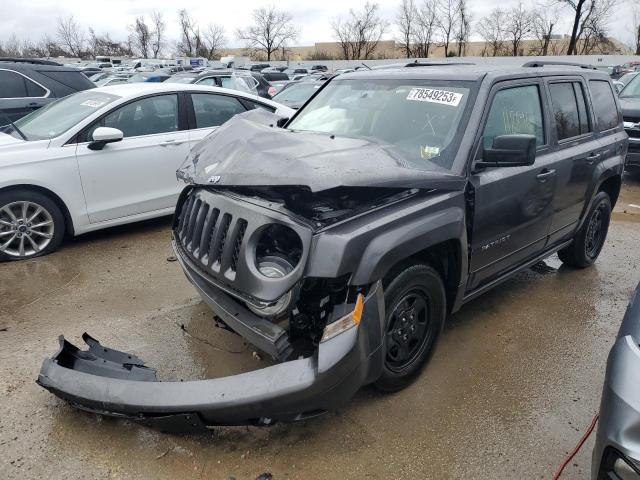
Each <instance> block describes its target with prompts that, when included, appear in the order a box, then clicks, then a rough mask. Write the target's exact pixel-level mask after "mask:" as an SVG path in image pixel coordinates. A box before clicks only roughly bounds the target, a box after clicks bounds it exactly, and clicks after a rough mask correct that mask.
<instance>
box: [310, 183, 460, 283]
mask: <svg viewBox="0 0 640 480" xmlns="http://www.w3.org/2000/svg"><path fill="white" fill-rule="evenodd" d="M465 232H466V230H465V203H464V193H463V192H462V191H460V192H458V191H455V192H443V193H437V192H435V193H434V192H427V193H425V194H424V195H421V196H418V197H417V198H412V199H408V200H407V201H406V202H402V203H400V204H396V205H392V206H390V207H388V208H386V209H383V210H379V211H376V212H372V213H371V214H370V215H365V216H363V217H360V218H357V219H354V220H353V221H351V222H347V223H346V224H342V225H339V226H336V227H335V228H330V229H328V230H326V231H324V232H321V233H319V234H317V235H316V236H315V237H314V241H313V244H312V251H311V254H310V262H309V265H308V268H307V273H306V276H308V277H324V278H335V277H338V276H341V275H345V274H351V275H352V278H351V283H352V284H354V285H365V284H369V283H372V282H375V281H377V280H380V279H381V278H382V277H383V276H384V275H385V274H386V273H387V272H388V271H389V270H390V269H391V268H392V267H393V266H394V265H396V264H397V263H398V262H400V261H402V260H404V259H406V258H408V257H411V256H412V255H414V254H416V253H418V252H420V251H422V250H424V249H426V248H428V247H430V246H432V245H436V244H438V243H441V242H444V241H447V240H451V239H454V240H456V241H460V242H462V241H463V239H464V238H465Z"/></svg>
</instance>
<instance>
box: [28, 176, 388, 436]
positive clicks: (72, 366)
mask: <svg viewBox="0 0 640 480" xmlns="http://www.w3.org/2000/svg"><path fill="white" fill-rule="evenodd" d="M283 208H285V207H283V205H281V204H280V203H278V202H275V200H274V199H260V200H259V199H258V198H257V197H248V196H242V197H241V196H239V194H238V193H236V192H231V191H224V192H221V191H216V190H213V189H201V188H188V189H186V190H185V192H184V193H183V195H182V196H181V199H180V200H179V202H178V214H177V215H176V218H175V221H174V227H173V236H174V238H173V246H174V249H175V251H176V254H177V258H178V260H179V262H180V264H181V265H182V267H183V269H184V272H185V274H186V276H187V277H188V279H189V280H190V281H191V283H192V284H193V285H194V286H195V288H196V289H197V291H198V293H199V294H200V295H201V297H202V298H203V299H204V301H205V302H206V303H207V304H208V305H209V306H210V307H211V309H212V310H213V311H214V313H215V314H216V316H217V318H218V319H219V320H220V321H222V322H223V323H224V324H226V326H228V327H229V328H230V329H231V330H233V331H235V332H236V333H238V334H239V335H241V336H242V337H243V338H244V339H246V340H247V341H248V342H250V343H252V344H253V345H254V346H256V347H257V348H258V349H260V350H262V351H263V352H265V353H267V354H268V355H270V356H271V357H272V358H274V359H275V360H276V361H278V362H279V363H277V364H275V365H273V366H269V367H266V368H263V369H260V370H256V371H252V372H247V373H242V374H239V375H234V376H230V377H224V378H217V379H209V380H197V381H189V382H161V381H158V379H157V378H156V374H155V370H153V369H152V368H149V367H147V366H145V365H144V363H143V362H142V361H141V360H140V359H139V358H137V357H136V356H134V355H132V354H129V353H124V352H119V351H117V350H112V349H110V348H106V347H103V346H102V345H101V344H100V343H98V341H97V340H94V339H92V338H91V337H90V336H88V335H86V334H85V336H84V340H85V342H86V343H87V345H88V349H87V350H80V349H78V348H77V347H76V346H74V345H72V344H71V343H69V342H68V341H66V340H64V338H62V337H61V339H60V349H59V351H58V352H57V353H56V354H55V355H54V356H53V357H52V358H48V359H46V360H45V362H44V364H43V366H42V369H41V372H40V375H39V377H38V380H37V382H38V384H39V385H41V386H42V387H44V388H46V389H47V390H49V391H51V392H52V393H54V394H55V395H57V396H59V397H60V398H62V399H65V400H67V401H69V402H70V403H71V404H72V405H74V406H76V407H78V408H80V409H83V410H88V411H91V412H95V413H99V414H104V415H110V416H115V417H121V418H126V419H130V420H133V421H136V422H139V423H142V424H145V425H147V426H151V427H155V428H157V429H160V430H162V431H167V432H194V431H199V430H203V429H206V428H208V427H212V426H216V425H243V424H252V425H268V424H271V423H273V422H276V421H295V420H300V419H304V418H308V417H310V416H315V415H317V414H319V413H322V412H324V411H327V410H334V409H336V408H339V407H341V406H343V405H345V404H346V403H347V402H348V401H349V399H350V398H351V397H352V396H353V395H354V394H355V392H356V391H357V390H358V389H359V388H360V387H361V386H362V385H364V384H366V383H369V382H371V381H373V380H375V379H376V378H377V377H378V376H379V374H380V371H381V368H382V364H383V358H382V348H381V346H382V336H383V324H382V319H383V318H384V300H383V292H382V285H381V283H380V282H375V283H373V284H370V285H366V286H360V287H356V286H353V285H349V282H348V280H349V279H348V276H342V277H338V278H333V279H321V278H308V277H305V275H304V271H305V265H306V262H307V259H308V256H309V254H310V250H311V248H312V243H313V242H312V240H313V235H314V232H316V231H317V228H316V227H314V224H315V223H317V222H313V221H310V220H308V219H304V218H302V217H301V216H300V217H298V216H296V214H293V213H291V212H289V214H285V211H284V210H282V209H283Z"/></svg>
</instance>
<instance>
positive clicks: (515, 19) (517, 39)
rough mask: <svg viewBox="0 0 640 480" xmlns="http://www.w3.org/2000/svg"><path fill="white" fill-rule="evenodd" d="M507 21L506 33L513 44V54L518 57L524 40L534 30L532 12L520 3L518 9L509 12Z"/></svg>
mask: <svg viewBox="0 0 640 480" xmlns="http://www.w3.org/2000/svg"><path fill="white" fill-rule="evenodd" d="M506 20H507V22H506V25H505V32H506V35H507V37H508V38H509V42H510V43H511V47H512V49H511V52H512V54H513V56H514V57H517V56H518V55H519V54H520V46H521V44H522V40H524V39H525V38H526V37H527V36H529V35H530V34H531V31H532V28H533V22H532V19H531V12H529V11H528V10H526V9H525V8H524V5H523V4H522V2H520V3H519V4H518V6H517V7H513V8H512V9H510V10H509V12H508V13H507V19H506Z"/></svg>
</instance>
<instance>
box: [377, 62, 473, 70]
mask: <svg viewBox="0 0 640 480" xmlns="http://www.w3.org/2000/svg"><path fill="white" fill-rule="evenodd" d="M450 65H475V63H471V62H447V61H439V60H435V61H430V60H423V61H420V60H414V61H413V62H403V63H388V64H385V65H376V66H375V67H372V70H389V69H391V68H408V67H409V68H410V67H448V66H450Z"/></svg>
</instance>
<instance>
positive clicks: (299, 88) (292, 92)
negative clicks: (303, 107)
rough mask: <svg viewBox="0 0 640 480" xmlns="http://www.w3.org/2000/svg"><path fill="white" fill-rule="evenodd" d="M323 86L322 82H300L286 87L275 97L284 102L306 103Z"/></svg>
mask: <svg viewBox="0 0 640 480" xmlns="http://www.w3.org/2000/svg"><path fill="white" fill-rule="evenodd" d="M321 86H322V84H321V83H298V84H295V85H291V86H289V87H287V88H285V89H284V90H282V91H281V92H280V93H278V94H277V95H276V96H274V97H273V99H274V100H275V101H277V102H283V103H304V102H306V101H307V100H308V99H309V98H311V95H313V94H314V93H316V90H318V89H319V88H320V87H321Z"/></svg>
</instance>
